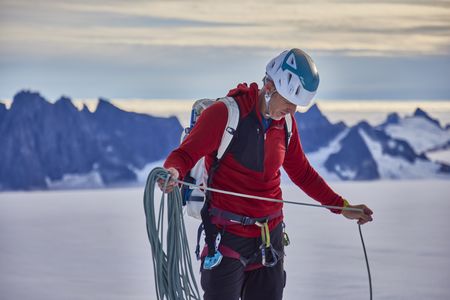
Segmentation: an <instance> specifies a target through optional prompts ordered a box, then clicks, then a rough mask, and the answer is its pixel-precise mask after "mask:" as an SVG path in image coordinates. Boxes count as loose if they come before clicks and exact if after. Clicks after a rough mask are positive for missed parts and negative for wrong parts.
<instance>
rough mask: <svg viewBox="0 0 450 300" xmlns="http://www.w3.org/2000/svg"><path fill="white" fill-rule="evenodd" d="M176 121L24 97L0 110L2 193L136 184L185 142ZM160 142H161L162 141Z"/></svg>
mask: <svg viewBox="0 0 450 300" xmlns="http://www.w3.org/2000/svg"><path fill="white" fill-rule="evenodd" d="M180 131H181V125H180V123H179V122H178V120H177V119H176V118H175V117H171V118H156V117H152V116H148V115H143V114H137V113H131V112H125V111H122V110H120V109H118V108H117V107H115V106H114V105H112V104H111V103H109V102H108V101H106V100H103V99H100V101H99V103H98V106H97V109H96V110H95V112H93V113H91V112H90V111H89V110H88V109H87V107H84V108H83V109H82V110H81V111H78V109H77V108H76V107H75V106H74V105H73V103H72V102H71V100H70V99H69V98H67V97H61V98H60V99H59V100H58V101H56V102H55V103H54V104H52V103H50V102H48V101H47V100H45V99H44V98H43V97H41V96H40V95H39V94H38V93H33V92H29V91H22V92H19V93H18V94H17V95H16V96H15V97H14V99H13V102H12V105H11V108H10V109H9V110H6V108H5V106H4V105H3V104H2V105H1V106H0V145H1V147H0V166H1V168H0V190H15V189H36V188H37V189H45V188H48V187H50V188H55V187H67V185H68V184H69V185H71V186H83V187H85V186H90V187H93V186H103V185H111V184H117V183H120V182H129V181H134V180H136V176H137V175H136V170H137V169H142V168H143V167H144V166H145V165H146V164H148V163H150V162H152V161H155V160H160V159H162V158H163V157H165V156H166V155H167V154H168V153H169V151H170V150H171V149H173V148H174V147H175V146H176V145H177V144H178V142H179V132H180ZM156 141H157V142H156Z"/></svg>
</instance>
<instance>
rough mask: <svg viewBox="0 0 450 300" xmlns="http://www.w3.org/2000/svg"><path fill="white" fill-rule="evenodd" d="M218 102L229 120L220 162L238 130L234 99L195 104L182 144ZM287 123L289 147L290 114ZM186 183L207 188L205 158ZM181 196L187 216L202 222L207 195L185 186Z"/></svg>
mask: <svg viewBox="0 0 450 300" xmlns="http://www.w3.org/2000/svg"><path fill="white" fill-rule="evenodd" d="M217 101H221V102H223V103H224V104H225V106H226V107H227V110H228V120H227V124H226V126H225V130H224V132H223V136H222V141H221V142H220V146H219V149H218V150H217V156H216V158H217V160H218V162H220V160H221V159H222V157H223V156H224V155H225V153H226V152H227V150H228V148H229V146H230V144H231V142H232V140H233V137H234V133H235V132H236V130H237V127H238V125H239V119H240V111H239V105H238V104H237V102H236V100H234V98H232V97H223V98H219V99H217V100H212V99H200V100H197V101H195V102H194V104H193V105H192V111H191V122H190V125H189V127H186V128H185V129H184V131H183V133H182V135H181V141H180V143H181V142H183V141H184V139H186V138H187V137H188V136H189V133H190V132H191V131H192V129H193V128H194V126H195V124H196V122H197V120H198V118H199V117H200V115H201V113H202V112H203V111H204V110H205V109H207V108H208V107H209V106H211V105H212V104H214V103H215V102H217ZM285 121H286V137H287V146H289V142H290V140H291V136H292V117H291V115H290V114H288V115H286V116H285ZM286 149H287V147H286ZM184 181H186V182H189V183H192V184H196V185H200V186H206V183H207V182H208V173H207V171H206V167H205V158H204V157H202V158H201V159H200V160H199V161H198V162H197V163H196V164H195V166H194V167H193V168H192V169H191V170H190V171H189V172H188V173H187V174H186V176H185V177H184ZM181 195H182V199H183V205H185V206H186V210H187V214H188V215H189V216H191V217H194V218H196V219H199V220H202V217H201V213H200V212H201V210H202V208H203V205H204V202H205V196H206V195H205V193H204V192H203V191H201V190H199V189H197V188H191V187H189V186H186V185H183V187H182V189H181Z"/></svg>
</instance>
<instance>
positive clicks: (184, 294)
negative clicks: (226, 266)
mask: <svg viewBox="0 0 450 300" xmlns="http://www.w3.org/2000/svg"><path fill="white" fill-rule="evenodd" d="M167 174H168V173H167V171H166V170H165V169H163V168H155V169H153V170H152V171H151V172H150V174H149V175H148V178H147V184H146V186H145V192H144V211H145V217H146V219H147V222H146V223H147V234H148V240H149V241H150V246H151V248H152V254H153V255H152V258H153V273H154V277H155V287H156V295H157V298H158V300H160V299H168V300H185V299H195V300H200V293H199V290H198V287H197V282H196V281H195V277H194V272H193V271H192V262H191V256H190V250H189V243H188V238H187V235H186V228H185V225H184V219H183V205H182V199H181V194H180V190H179V189H178V188H176V189H174V191H173V192H171V193H169V194H166V193H162V196H161V202H160V205H159V211H158V212H157V215H156V210H155V203H154V199H155V195H154V192H155V185H156V184H157V180H158V179H160V178H165V184H164V189H165V187H166V186H167V183H168V182H169V177H168V176H167ZM166 195H167V239H166V241H164V238H165V237H164V225H165V222H164V216H165V212H164V207H165V203H166V201H164V200H165V198H166ZM164 242H165V243H164Z"/></svg>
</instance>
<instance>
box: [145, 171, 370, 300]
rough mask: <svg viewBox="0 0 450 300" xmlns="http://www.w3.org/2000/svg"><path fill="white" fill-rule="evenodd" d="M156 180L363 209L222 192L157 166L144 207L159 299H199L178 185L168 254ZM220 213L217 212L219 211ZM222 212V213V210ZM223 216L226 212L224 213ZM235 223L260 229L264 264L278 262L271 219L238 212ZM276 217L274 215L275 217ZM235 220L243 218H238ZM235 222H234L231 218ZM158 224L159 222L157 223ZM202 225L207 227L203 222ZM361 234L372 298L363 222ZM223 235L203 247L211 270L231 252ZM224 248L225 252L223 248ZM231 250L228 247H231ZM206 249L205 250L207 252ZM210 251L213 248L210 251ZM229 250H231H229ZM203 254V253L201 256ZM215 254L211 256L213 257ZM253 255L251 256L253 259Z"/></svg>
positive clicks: (170, 198) (170, 206)
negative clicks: (156, 207) (209, 246)
mask: <svg viewBox="0 0 450 300" xmlns="http://www.w3.org/2000/svg"><path fill="white" fill-rule="evenodd" d="M157 180H163V181H164V187H163V189H164V190H165V189H166V186H167V184H168V182H169V180H172V181H174V182H176V183H178V184H181V185H185V186H188V187H190V188H193V189H200V190H202V191H203V192H205V193H206V192H217V193H223V194H228V195H234V196H238V197H244V198H251V199H256V200H261V201H270V202H278V203H288V204H295V205H302V206H311V207H322V208H329V209H340V210H349V211H361V209H358V208H351V207H339V206H330V205H320V204H310V203H303V202H295V201H286V200H280V199H272V198H266V197H258V196H251V195H246V194H241V193H235V192H229V191H223V190H219V189H214V188H209V187H206V186H203V185H202V186H200V185H196V184H193V183H189V182H185V181H182V180H178V179H174V178H172V179H170V175H169V173H168V172H167V171H166V170H165V169H163V168H155V169H153V170H152V171H151V172H150V174H149V176H148V179H147V185H146V188H145V193H144V209H145V215H146V219H147V221H146V223H147V233H148V237H149V241H150V244H151V248H152V253H153V266H154V273H155V285H156V288H157V297H158V299H164V297H166V298H167V299H168V300H172V299H181V300H184V299H195V300H196V299H200V296H199V292H198V288H197V284H196V282H195V278H194V276H193V271H192V263H191V260H190V255H189V246H188V239H187V236H186V229H185V225H184V221H183V214H182V200H181V194H180V190H179V188H178V187H176V188H175V189H174V191H172V192H171V193H169V194H168V210H169V213H168V220H167V222H168V230H167V242H166V243H167V251H168V252H167V253H166V252H164V249H163V240H164V235H163V223H164V222H163V218H164V200H165V195H166V194H165V193H163V194H162V197H161V204H160V210H159V214H158V221H157V222H156V215H155V210H154V189H155V185H156V181H157ZM213 210H214V209H210V210H209V211H213ZM216 212H217V211H216ZM219 214H220V212H219ZM221 214H222V215H223V214H224V212H222V213H221ZM226 214H227V217H226V218H225V219H230V218H229V216H230V215H228V214H231V213H230V212H226ZM236 216H237V218H235V223H236V222H237V223H241V224H242V223H249V224H254V225H256V226H258V227H260V228H261V240H262V244H261V246H260V251H261V255H262V264H263V265H264V266H267V267H270V266H273V265H276V263H277V261H278V259H279V257H280V256H279V254H278V253H277V251H276V250H275V249H273V247H271V243H270V232H269V228H268V221H269V220H268V219H266V220H258V219H254V218H249V217H243V216H239V215H236ZM272 218H273V217H272ZM236 219H238V220H240V221H236ZM231 222H233V221H231ZM156 223H157V225H156ZM203 226H205V225H204V224H203ZM358 226H359V234H360V238H361V243H362V246H363V250H364V256H365V260H366V267H367V273H368V278H369V291H370V299H371V300H372V279H371V274H370V268H369V261H368V257H367V251H366V247H365V244H364V239H363V235H362V231H361V225H359V224H358ZM201 229H203V228H199V233H198V235H197V237H198V239H199V237H200V235H201ZM220 241H221V235H220V233H217V234H216V235H215V241H214V246H215V247H213V249H206V248H204V249H203V253H205V254H206V252H208V253H209V252H212V254H213V255H208V256H209V257H210V258H208V256H206V257H205V261H206V260H207V259H210V263H207V264H206V267H209V268H210V269H212V268H214V267H215V266H218V265H219V264H220V262H221V260H222V258H223V256H224V254H225V252H228V250H227V247H226V246H223V245H221V244H220ZM283 243H284V245H288V244H289V243H290V241H289V237H288V236H287V234H286V233H285V231H284V225H283ZM171 249H172V251H171ZM224 249H225V251H224ZM228 249H229V248H228ZM205 250H206V251H205ZM209 250H211V251H209ZM229 250H230V249H229ZM199 251H200V249H199V246H198V245H197V249H196V254H197V257H198V256H199ZM267 251H270V252H271V257H272V260H271V261H267ZM230 253H231V254H230V255H227V256H229V257H232V258H236V259H239V260H241V262H242V263H243V264H244V265H246V263H247V262H246V261H245V260H246V259H245V258H242V257H241V256H240V255H239V254H238V253H237V252H234V253H233V250H231V252H230ZM202 256H203V255H202ZM211 257H212V258H211ZM251 259H252V258H250V259H248V260H251ZM203 267H204V269H207V268H206V267H205V265H203Z"/></svg>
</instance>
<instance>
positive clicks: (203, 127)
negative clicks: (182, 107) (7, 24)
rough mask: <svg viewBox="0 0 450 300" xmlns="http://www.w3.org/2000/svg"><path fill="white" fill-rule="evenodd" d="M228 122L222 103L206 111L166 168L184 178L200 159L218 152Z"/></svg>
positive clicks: (169, 157) (169, 158) (174, 152)
mask: <svg viewBox="0 0 450 300" xmlns="http://www.w3.org/2000/svg"><path fill="white" fill-rule="evenodd" d="M227 120H228V110H227V108H226V106H225V104H224V103H222V102H220V101H218V102H217V103H214V104H213V105H211V106H210V107H208V108H207V109H206V110H204V111H203V112H202V114H201V115H200V117H199V118H198V120H197V123H196V124H195V126H194V128H193V129H192V131H191V133H190V134H189V135H188V136H187V137H186V139H185V140H184V141H183V143H181V145H180V146H179V147H178V148H177V149H175V150H174V151H172V152H171V153H170V154H169V156H168V157H167V159H166V161H165V163H164V168H166V169H167V168H170V167H173V168H175V169H177V170H178V172H179V173H180V177H181V178H183V177H184V176H185V175H186V173H187V172H188V171H189V170H190V169H192V167H194V166H195V164H196V163H197V161H198V160H199V159H200V158H202V157H203V156H205V155H208V154H210V153H212V152H214V151H217V149H218V148H219V146H220V142H221V140H222V135H223V132H224V130H225V126H226V123H227Z"/></svg>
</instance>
